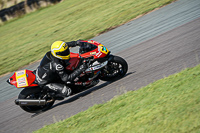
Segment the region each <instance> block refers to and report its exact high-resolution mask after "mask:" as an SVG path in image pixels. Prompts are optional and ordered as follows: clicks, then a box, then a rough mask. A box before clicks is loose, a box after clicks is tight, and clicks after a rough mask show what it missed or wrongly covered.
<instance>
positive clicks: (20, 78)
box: [15, 70, 28, 88]
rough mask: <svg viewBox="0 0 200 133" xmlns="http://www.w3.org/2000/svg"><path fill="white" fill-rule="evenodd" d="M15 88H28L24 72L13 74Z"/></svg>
mask: <svg viewBox="0 0 200 133" xmlns="http://www.w3.org/2000/svg"><path fill="white" fill-rule="evenodd" d="M15 75H16V81H17V87H19V88H21V87H26V86H28V82H27V77H26V70H21V71H18V72H16V73H15Z"/></svg>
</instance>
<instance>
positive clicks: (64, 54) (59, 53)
mask: <svg viewBox="0 0 200 133" xmlns="http://www.w3.org/2000/svg"><path fill="white" fill-rule="evenodd" d="M51 54H52V55H53V56H54V57H56V58H58V59H62V60H68V59H70V51H69V47H68V45H67V44H66V43H65V42H63V41H55V42H54V43H53V44H52V45H51Z"/></svg>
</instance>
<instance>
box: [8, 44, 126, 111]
mask: <svg viewBox="0 0 200 133" xmlns="http://www.w3.org/2000/svg"><path fill="white" fill-rule="evenodd" d="M81 43H82V45H81V46H80V48H79V53H73V52H70V60H69V63H70V65H68V66H67V67H66V68H65V69H66V71H68V72H69V73H70V72H73V71H74V70H75V69H76V68H78V67H79V66H80V65H81V64H82V63H83V61H87V64H88V68H87V69H86V70H85V71H84V72H83V73H82V74H81V75H80V76H79V77H78V78H76V79H75V80H74V81H73V82H67V83H65V84H66V85H67V86H68V87H70V88H71V90H72V93H71V94H70V95H75V94H77V93H80V92H81V91H84V90H86V89H88V88H91V87H93V86H95V85H97V84H98V82H99V79H100V80H103V81H113V80H116V79H120V78H122V77H123V76H124V75H125V74H126V73H127V70H128V64H127V62H126V61H125V60H124V59H123V58H121V57H119V56H114V55H112V54H110V53H111V52H110V51H109V50H108V49H107V48H106V47H105V46H104V45H103V44H101V43H99V42H96V41H93V40H90V41H86V40H81ZM48 54H51V53H50V52H49V53H47V54H46V56H45V57H44V58H43V59H42V61H41V63H45V61H46V60H48V59H49V58H48V57H49V56H48ZM7 82H8V83H9V84H11V85H14V86H15V87H17V88H23V90H22V91H21V92H20V94H19V96H18V99H16V100H15V103H16V105H19V106H20V107H21V108H22V109H23V110H24V111H27V112H29V113H37V112H41V111H45V110H48V109H49V108H51V107H52V105H53V104H54V102H55V101H56V100H63V99H64V98H63V97H58V96H57V95H56V93H55V92H53V91H51V90H49V89H48V90H45V89H44V88H41V87H39V86H38V84H37V80H36V72H35V70H34V71H31V70H20V71H17V72H15V73H14V74H13V75H12V76H11V77H10V78H9V79H8V80H7ZM60 82H62V81H60ZM63 84H64V83H63Z"/></svg>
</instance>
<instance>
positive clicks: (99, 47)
mask: <svg viewBox="0 0 200 133" xmlns="http://www.w3.org/2000/svg"><path fill="white" fill-rule="evenodd" d="M82 42H87V43H90V44H93V45H95V46H97V48H96V49H94V50H92V51H89V52H87V53H84V54H81V56H82V57H84V58H87V57H90V56H94V59H98V58H103V57H105V56H106V55H107V54H108V53H109V50H108V49H107V48H106V47H104V45H102V44H101V43H99V42H97V41H94V40H90V41H82ZM103 48H104V49H105V50H106V51H104V49H103ZM102 49H103V50H102Z"/></svg>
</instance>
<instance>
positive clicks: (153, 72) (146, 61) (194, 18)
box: [0, 0, 200, 133]
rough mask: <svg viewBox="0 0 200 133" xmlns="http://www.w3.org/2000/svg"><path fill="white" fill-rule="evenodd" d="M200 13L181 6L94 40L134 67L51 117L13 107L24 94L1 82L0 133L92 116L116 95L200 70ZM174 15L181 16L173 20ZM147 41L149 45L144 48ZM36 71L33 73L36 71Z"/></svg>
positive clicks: (61, 105) (194, 6)
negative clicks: (84, 114)
mask: <svg viewBox="0 0 200 133" xmlns="http://www.w3.org/2000/svg"><path fill="white" fill-rule="evenodd" d="M178 7H179V8H178ZM199 8H200V1H198V0H191V1H190V2H187V0H179V1H178V2H175V3H173V4H170V5H168V6H166V7H164V8H162V9H160V10H157V11H155V12H152V13H150V14H148V15H146V16H143V17H142V18H139V19H137V20H135V21H131V22H129V23H127V24H125V25H123V26H121V27H119V28H117V29H114V30H113V31H110V32H108V33H105V34H103V35H100V36H98V37H95V38H94V40H97V41H100V42H102V43H104V44H115V45H106V46H107V47H108V49H111V51H112V52H113V53H114V54H116V55H119V56H121V57H123V58H125V59H126V60H127V62H128V65H129V70H128V73H127V75H126V76H125V77H124V78H122V79H121V80H118V81H115V82H101V83H100V84H99V85H98V86H96V87H94V88H92V89H90V90H88V91H85V92H83V93H81V94H79V95H77V96H74V97H71V98H69V99H67V100H64V101H59V102H57V103H56V104H55V105H54V106H53V108H52V109H50V110H48V111H46V112H43V113H40V114H29V113H26V112H24V111H22V110H21V109H20V107H18V106H16V105H14V102H13V101H14V99H15V98H16V97H17V93H18V92H19V91H15V90H16V89H14V88H13V87H12V86H4V82H5V79H7V77H9V75H8V76H5V77H2V78H0V80H1V81H2V82H1V83H0V85H1V87H3V88H4V89H3V90H2V88H1V90H0V91H1V92H2V93H1V94H0V95H1V96H2V97H3V99H2V101H1V102H0V133H15V132H16V133H23V132H26V133H27V132H32V131H34V130H37V129H39V128H41V127H43V126H44V125H47V124H51V123H54V122H57V121H59V120H62V119H66V118H68V117H70V116H72V115H75V114H77V113H79V112H81V111H84V110H87V109H88V108H89V107H91V106H93V105H94V104H99V103H104V102H106V101H108V100H110V99H111V98H113V97H114V96H116V95H120V94H122V93H124V92H127V91H131V90H137V89H139V88H140V87H142V86H145V85H147V84H149V83H151V82H153V81H156V80H158V79H161V78H163V77H166V76H168V75H171V74H174V73H177V72H179V71H181V70H183V69H185V68H188V67H193V66H196V65H198V64H199V63H200V9H199ZM181 9H182V10H181ZM173 10H176V11H177V12H176V13H174V14H173ZM166 13H167V14H166ZM170 13H171V14H170ZM162 16H164V17H162ZM167 16H168V17H167ZM186 16H188V17H186ZM181 17H182V19H180V18H181ZM155 18H157V21H155ZM186 18H187V19H186ZM169 19H171V20H169ZM171 21H173V23H171ZM145 22H146V23H145ZM149 24H150V25H149ZM163 24H164V25H163ZM150 27H151V28H150ZM145 30H146V31H145ZM150 31H151V32H150ZM126 34H127V35H126ZM142 40H143V41H144V40H146V41H144V42H141V41H142ZM109 42H110V43H109ZM111 42H112V43H111ZM34 65H38V63H36V64H34ZM34 65H33V66H30V67H29V68H35V67H36V66H34ZM5 89H7V90H9V91H5ZM11 91H13V93H12V95H7V97H5V94H6V93H10V92H11ZM3 94H4V95H3Z"/></svg>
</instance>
